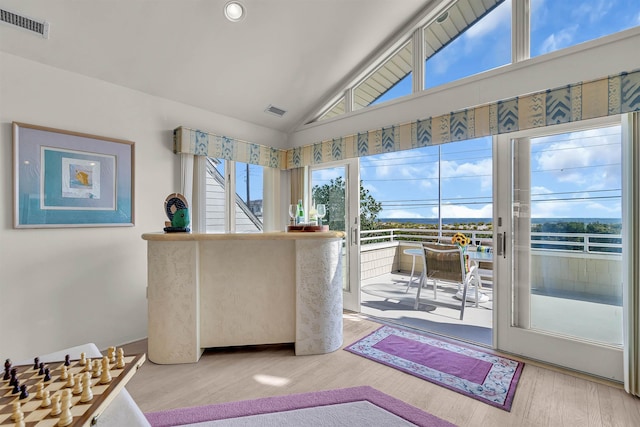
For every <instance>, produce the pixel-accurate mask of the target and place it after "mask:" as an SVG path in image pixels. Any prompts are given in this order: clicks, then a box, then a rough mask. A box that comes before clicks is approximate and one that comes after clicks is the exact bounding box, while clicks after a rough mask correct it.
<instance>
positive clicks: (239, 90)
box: [0, 0, 439, 133]
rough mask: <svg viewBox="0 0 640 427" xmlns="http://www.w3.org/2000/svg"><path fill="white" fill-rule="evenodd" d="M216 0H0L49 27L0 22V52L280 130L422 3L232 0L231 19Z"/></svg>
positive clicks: (425, 0) (309, 110)
mask: <svg viewBox="0 0 640 427" xmlns="http://www.w3.org/2000/svg"><path fill="white" fill-rule="evenodd" d="M227 1H228V0H92V1H88V0H87V1H80V0H29V1H24V0H0V8H2V9H6V10H9V11H11V12H14V13H19V14H24V15H26V16H28V17H30V18H32V19H35V20H44V21H47V22H49V23H50V36H49V39H44V38H42V37H39V36H38V35H34V34H32V33H30V32H28V31H26V30H22V29H19V28H15V27H12V26H10V25H8V24H4V23H0V50H1V51H3V52H7V53H10V54H13V55H18V56H21V57H24V58H27V59H31V60H34V61H37V62H40V63H44V64H48V65H51V66H54V67H58V68H62V69H65V70H68V71H72V72H76V73H79V74H83V75H86V76H90V77H94V78H97V79H101V80H105V81H108V82H112V83H115V84H118V85H121V86H125V87H128V88H131V89H136V90H140V91H142V92H145V93H148V94H152V95H156V96H160V97H163V98H167V99H172V100H175V101H179V102H182V103H185V104H189V105H192V106H196V107H199V108H202V109H205V110H208V111H212V112H215V113H219V114H224V115H226V116H230V117H234V118H237V119H241V120H244V121H248V122H252V123H255V124H259V125H262V126H265V127H268V128H272V129H277V130H279V131H283V132H287V133H288V132H291V131H293V130H295V129H296V128H297V127H298V126H299V125H300V124H302V123H303V121H304V120H305V119H306V118H308V117H309V115H310V114H314V113H315V112H316V110H317V109H318V108H319V107H321V104H322V103H323V102H326V101H328V97H330V96H331V95H333V94H334V93H335V92H336V91H337V90H339V89H341V85H342V84H344V79H345V77H347V76H348V75H350V74H353V73H354V72H356V71H357V70H358V68H359V67H361V66H362V64H364V63H365V62H367V61H369V60H370V59H371V57H372V55H374V53H375V52H376V51H377V50H378V49H380V48H381V47H382V46H384V45H385V44H387V42H388V41H389V39H390V38H392V37H393V36H395V34H396V33H397V32H398V31H399V30H401V29H402V28H403V27H404V26H405V25H407V23H409V22H410V21H412V19H413V18H414V17H415V15H416V14H417V13H419V12H420V11H422V10H423V9H424V8H425V6H427V5H428V4H429V3H431V2H432V0H401V1H399V0H240V1H241V2H242V3H243V4H244V5H245V7H246V9H247V15H246V18H245V19H244V20H242V21H241V22H238V23H232V22H229V21H227V20H226V19H225V17H224V14H223V10H222V9H223V6H224V4H225V3H226V2H227ZM434 1H439V0H434ZM269 104H273V105H274V106H276V107H278V108H281V109H284V110H286V111H287V113H286V114H285V115H284V117H281V118H280V117H276V116H274V115H271V114H268V113H265V112H264V110H265V108H266V107H267V106H268V105H269Z"/></svg>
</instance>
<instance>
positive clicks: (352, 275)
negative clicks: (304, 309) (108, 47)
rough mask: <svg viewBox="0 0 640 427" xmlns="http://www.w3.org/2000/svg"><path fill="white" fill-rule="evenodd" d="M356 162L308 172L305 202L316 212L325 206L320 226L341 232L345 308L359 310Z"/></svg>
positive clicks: (323, 167)
mask: <svg viewBox="0 0 640 427" xmlns="http://www.w3.org/2000/svg"><path fill="white" fill-rule="evenodd" d="M359 182H360V178H359V171H358V159H351V160H348V161H341V162H336V163H329V164H324V165H323V166H322V167H313V168H311V169H310V179H309V191H308V194H309V196H308V199H309V201H310V204H309V206H311V205H312V204H313V203H315V205H316V209H317V207H318V205H319V204H324V205H325V208H326V214H325V216H324V218H322V223H323V224H324V225H328V226H329V229H330V230H331V231H342V232H344V236H345V237H344V239H343V241H342V257H343V258H342V267H343V268H342V269H343V274H344V275H343V286H342V289H343V301H344V308H345V309H347V310H350V311H355V312H359V311H360V229H359V227H360V215H359V212H360V203H359V202H360V201H359V198H358V195H359V194H360V190H359Z"/></svg>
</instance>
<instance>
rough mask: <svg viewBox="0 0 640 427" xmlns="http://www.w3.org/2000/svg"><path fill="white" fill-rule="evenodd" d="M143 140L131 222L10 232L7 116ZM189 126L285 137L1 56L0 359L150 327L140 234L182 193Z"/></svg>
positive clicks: (272, 141) (113, 339)
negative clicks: (179, 147) (177, 143)
mask: <svg viewBox="0 0 640 427" xmlns="http://www.w3.org/2000/svg"><path fill="white" fill-rule="evenodd" d="M12 121H18V122H24V123H29V124H35V125H41V126H47V127H52V128H58V129H65V130H72V131H77V132H83V133H89V134H94V135H100V136H106V137H113V138H119V139H125V140H130V141H134V142H135V156H136V157H135V222H136V224H135V226H134V227H113V228H89V229H87V228H75V229H74V228H65V229H14V228H13V216H12V182H13V177H12V148H11V147H12V133H11V122H12ZM181 125H182V126H187V127H192V128H197V129H202V130H207V131H211V132H219V133H222V134H225V135H229V136H231V137H235V138H239V139H243V140H247V141H252V142H256V143H260V144H264V145H269V146H273V147H283V143H284V141H285V140H286V137H285V135H284V134H282V133H280V132H277V131H274V130H271V129H267V128H263V127H260V126H256V125H253V124H249V123H246V122H242V121H239V120H236V119H232V118H229V117H225V116H221V115H218V114H213V113H208V112H205V111H203V110H199V109H196V108H193V107H190V106H186V105H183V104H178V103H175V102H171V101H167V100H164V99H160V98H156V97H152V96H148V95H145V94H143V93H141V92H137V91H132V90H129V89H125V88H123V87H119V86H115V85H112V84H109V83H105V82H102V81H98V80H94V79H90V78H87V77H84V76H81V75H78V74H73V73H69V72H66V71H62V70H59V69H56V68H51V67H48V66H43V65H41V64H39V63H36V62H31V61H27V60H24V59H22V58H19V57H16V56H13V55H8V54H4V53H0V140H1V142H0V162H1V163H0V168H1V170H0V200H1V201H2V207H0V328H1V329H0V356H1V357H4V358H6V357H11V358H12V359H14V360H15V359H21V358H30V357H34V356H37V355H38V354H43V353H49V352H52V351H55V350H58V349H61V348H64V347H68V346H73V345H79V344H82V343H86V342H95V343H96V344H97V345H98V347H100V348H105V347H107V346H109V345H119V344H123V343H125V342H129V341H132V340H136V339H139V338H143V337H145V336H146V335H147V303H146V298H145V288H146V277H147V272H146V269H147V260H146V245H145V242H144V241H143V240H142V239H141V237H140V236H141V235H142V234H143V233H146V232H154V231H160V230H161V229H162V227H163V226H164V221H165V220H166V217H165V215H164V212H163V202H164V200H165V198H166V196H167V195H168V194H170V193H172V192H175V191H178V176H179V174H178V172H177V171H178V165H179V160H178V158H177V157H176V156H175V155H174V154H173V153H172V130H173V129H174V128H176V127H178V126H181Z"/></svg>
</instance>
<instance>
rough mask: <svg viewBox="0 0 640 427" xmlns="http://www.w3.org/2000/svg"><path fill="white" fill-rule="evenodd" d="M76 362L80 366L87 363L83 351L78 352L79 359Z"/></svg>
mask: <svg viewBox="0 0 640 427" xmlns="http://www.w3.org/2000/svg"><path fill="white" fill-rule="evenodd" d="M78 363H79V364H80V365H82V366H84V365H86V364H87V355H86V354H84V351H83V352H82V353H80V360H79V361H78Z"/></svg>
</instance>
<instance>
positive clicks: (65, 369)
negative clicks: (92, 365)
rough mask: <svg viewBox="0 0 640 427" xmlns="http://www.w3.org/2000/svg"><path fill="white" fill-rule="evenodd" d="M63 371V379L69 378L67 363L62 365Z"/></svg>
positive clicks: (61, 373) (61, 376) (61, 375)
mask: <svg viewBox="0 0 640 427" xmlns="http://www.w3.org/2000/svg"><path fill="white" fill-rule="evenodd" d="M61 369H62V372H60V379H61V380H66V379H68V378H69V369H68V368H67V367H66V365H62V368H61Z"/></svg>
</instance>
